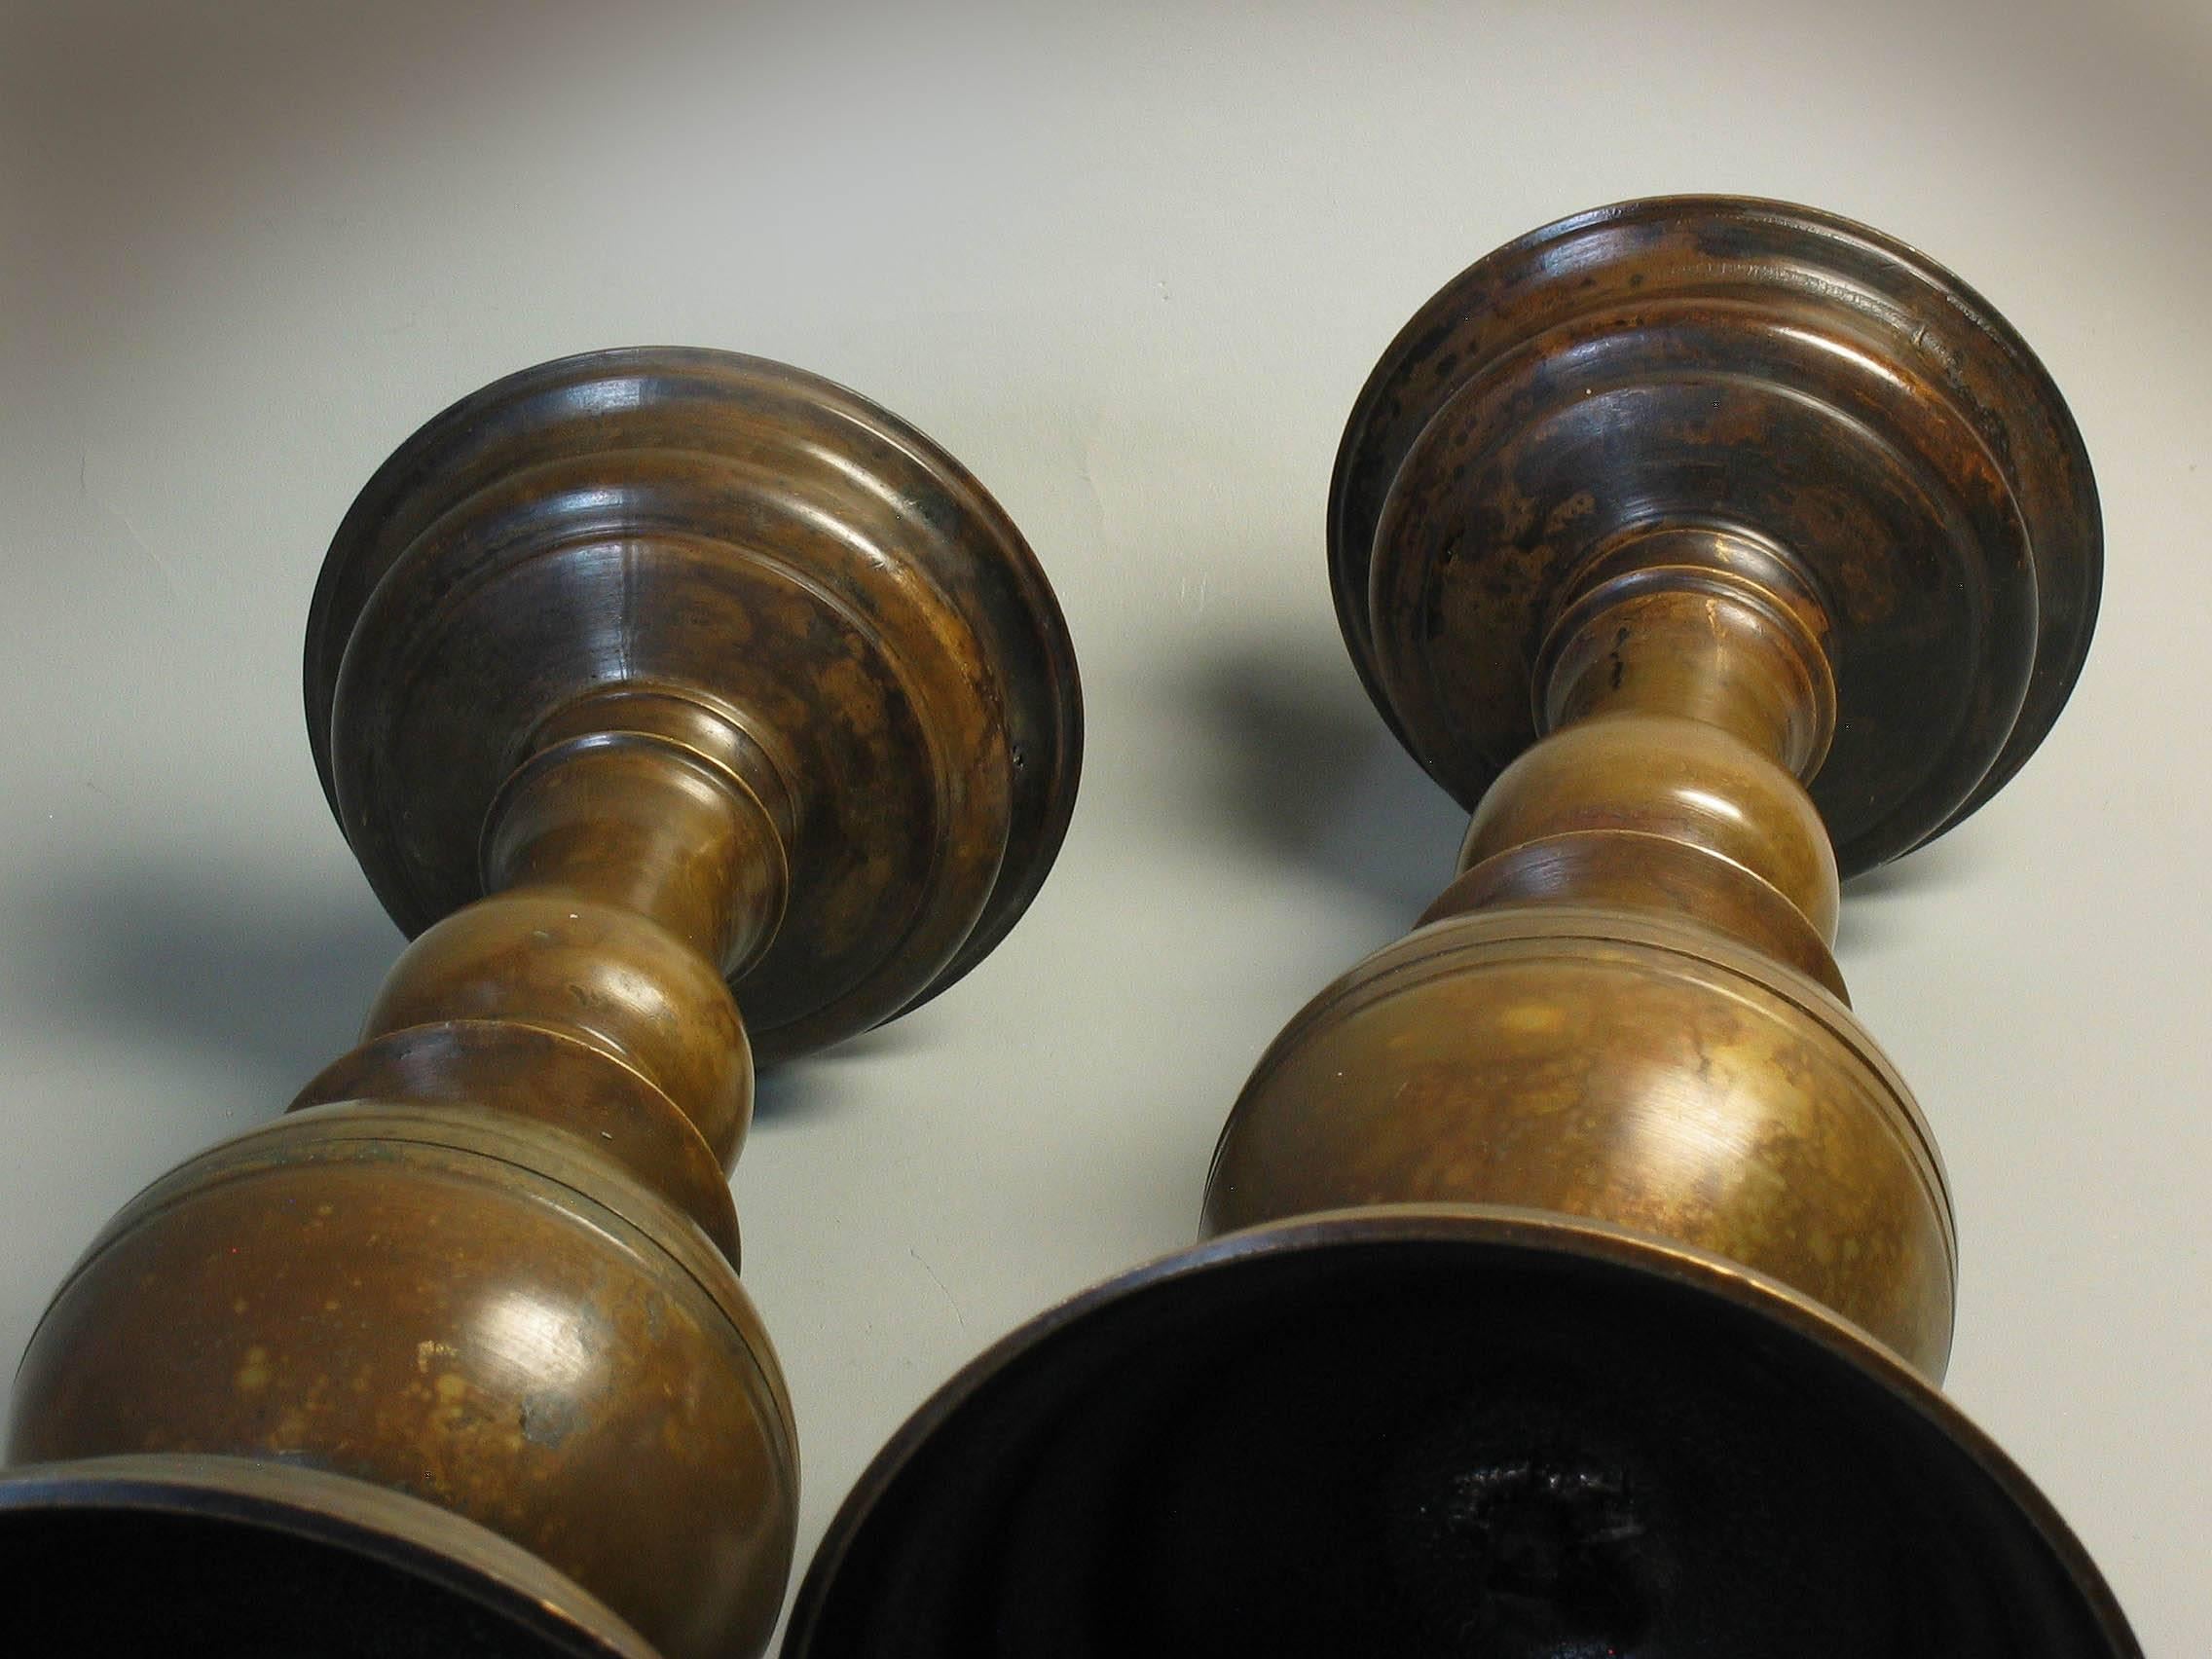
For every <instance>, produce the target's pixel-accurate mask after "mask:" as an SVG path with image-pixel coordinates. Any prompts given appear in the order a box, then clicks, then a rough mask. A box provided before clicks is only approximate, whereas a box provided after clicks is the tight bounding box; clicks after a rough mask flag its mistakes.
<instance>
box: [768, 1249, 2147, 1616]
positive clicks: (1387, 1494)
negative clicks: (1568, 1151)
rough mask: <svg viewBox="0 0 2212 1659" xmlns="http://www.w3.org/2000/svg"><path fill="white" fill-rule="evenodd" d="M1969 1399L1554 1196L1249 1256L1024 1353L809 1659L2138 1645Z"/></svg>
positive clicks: (868, 1514) (836, 1605) (867, 1500)
mask: <svg viewBox="0 0 2212 1659" xmlns="http://www.w3.org/2000/svg"><path fill="white" fill-rule="evenodd" d="M2139 1651H2140V1649H2139V1648H2138V1647H2137V1645H2136V1643H2135V1641H2134V1639H2133V1638H2132V1636H2131V1635H2130V1634H2129V1632H2128V1629H2127V1625H2126V1622H2125V1620H2124V1618H2123V1617H2122V1615H2121V1614H2120V1609H2119V1607H2118V1606H2117V1605H2116V1604H2115V1603H2114V1601H2113V1599H2112V1596H2111V1593H2110V1592H2109V1591H2108V1590H2107V1589H2106V1587H2105V1585H2104V1583H2103V1582H2102V1580H2101V1579H2100V1578H2099V1577H2098V1575H2097V1572H2096V1569H2095V1567H2093V1566H2092V1565H2091V1564H2090V1562H2089V1561H2088V1559H2087V1557H2086V1556H2085V1555H2084V1554H2083V1550H2082V1547H2081V1545H2080V1544H2079V1543H2078V1542H2076V1541H2075V1539H2074V1538H2073V1536H2072V1535H2071V1534H2070V1533H2069V1532H2068V1531H2067V1530H2066V1527H2065V1525H2064V1523H2063V1522H2061V1521H2060V1520H2059V1518H2058V1517H2057V1515H2055V1514H2054V1513H2053V1512H2052V1510H2051V1508H2050V1505H2049V1504H2048V1502H2047V1501H2046V1500H2045V1499H2044V1498H2043V1496H2042V1495H2041V1494H2040V1493H2037V1492H2036V1490H2035V1488H2034V1487H2033V1486H2032V1485H2030V1484H2029V1482H2028V1481H2027V1479H2026V1478H2025V1477H2024V1476H2023V1475H2022V1474H2021V1473H2020V1472H2019V1470H2018V1469H2016V1468H2015V1467H2014V1466H2013V1465H2012V1464H2011V1463H2010V1462H2009V1460H2007V1458H2006V1457H2005V1456H2004V1455H2003V1454H2002V1453H2001V1452H1999V1451H1998V1450H1997V1449H1996V1448H1995V1447H1994V1446H1992V1445H1991V1444H1990V1443H1989V1441H1988V1440H1987V1439H1986V1438H1984V1437H1983V1436H1982V1435H1981V1434H1980V1433H1979V1432H1978V1431H1977V1430H1975V1429H1974V1428H1973V1427H1972V1425H1971V1424H1970V1423H1968V1422H1967V1421H1966V1420H1965V1419H1964V1418H1962V1417H1961V1416H1960V1415H1959V1413H1958V1411H1957V1410H1956V1408H1954V1407H1952V1406H1951V1405H1950V1404H1949V1403H1948V1402H1946V1401H1945V1400H1944V1399H1943V1398H1942V1396H1941V1395H1940V1394H1938V1393H1936V1391H1935V1390H1934V1389H1933V1388H1931V1387H1930V1386H1929V1385H1928V1384H1927V1383H1923V1382H1922V1381H1920V1380H1919V1379H1918V1378H1917V1377H1916V1376H1915V1375H1914V1374H1913V1373H1912V1372H1911V1371H1909V1370H1908V1369H1907V1368H1906V1367H1905V1366H1904V1365H1902V1364H1901V1363H1900V1362H1899V1361H1898V1360H1897V1359H1896V1358H1895V1357H1894V1356H1892V1355H1891V1354H1890V1353H1889V1352H1888V1351H1887V1350H1885V1349H1883V1348H1882V1347H1880V1346H1878V1345H1876V1344H1874V1343H1872V1342H1870V1341H1868V1340H1867V1339H1866V1338H1865V1337H1864V1336H1863V1335H1862V1334H1861V1333H1859V1332H1858V1331H1857V1330H1856V1329H1855V1328H1853V1327H1851V1326H1849V1325H1846V1324H1844V1323H1842V1322H1841V1321H1839V1320H1837V1319H1835V1318H1834V1317H1832V1316H1831V1315H1828V1314H1825V1313H1824V1312H1823V1311H1822V1310H1821V1309H1818V1308H1817V1307H1816V1306H1815V1305H1814V1304H1812V1303H1810V1302H1809V1301H1806V1300H1804V1299H1802V1298H1799V1297H1797V1296H1795V1295H1793V1294H1792V1293H1790V1292H1788V1291H1786V1290H1784V1289H1782V1288H1781V1287H1779V1286H1778V1285H1776V1284H1774V1283H1773V1282H1772V1281H1769V1280H1765V1279H1762V1278H1760V1277H1758V1276H1756V1275H1754V1274H1751V1273H1749V1272H1745V1271H1743V1270H1740V1269H1736V1268H1733V1267H1730V1266H1729V1265H1727V1264H1725V1263H1722V1262H1720V1261H1718V1260H1717V1259H1716V1258H1713V1257H1708V1256H1703V1255H1699V1254H1696V1253H1692V1252H1688V1251H1685V1250H1682V1249H1679V1248H1677V1247H1673V1246H1669V1245H1665V1244H1662V1243H1658V1242H1656V1241H1651V1240H1647V1239H1643V1238H1640V1237H1636V1236H1633V1235H1627V1234H1623V1233H1618V1232H1613V1231H1609V1230H1606V1229H1604V1228H1600V1227H1594V1226H1587V1225H1581V1224H1575V1223H1571V1222H1567V1221H1562V1220H1558V1219H1553V1218H1546V1217H1542V1216H1538V1215H1535V1214H1533V1213H1531V1212H1526V1211H1519V1212H1517V1211H1483V1210H1478V1209H1465V1210H1456V1211H1451V1210H1399V1209H1387V1210H1383V1209H1370V1210H1362V1211H1349V1212H1338V1213H1337V1214H1335V1215H1330V1216H1322V1217H1314V1218H1310V1219H1309V1220H1306V1221H1302V1222H1299V1223H1294V1224H1291V1225H1287V1226H1283V1227H1279V1228H1273V1229H1267V1230H1259V1231H1254V1232H1250V1233H1244V1234H1236V1235H1230V1236H1228V1237H1225V1238H1222V1239H1219V1240H1216V1241H1215V1242H1213V1243H1211V1244H1208V1245H1204V1246H1201V1247H1199V1248H1198V1249H1195V1250H1192V1251H1188V1252H1185V1253H1184V1254H1182V1255H1179V1256H1176V1257H1172V1258H1169V1259H1168V1260H1166V1261H1164V1262H1161V1263H1158V1264H1155V1265H1153V1266H1151V1267H1148V1268H1144V1269H1140V1270H1138V1271H1137V1272H1133V1273H1131V1274H1129V1275H1127V1276H1125V1277H1124V1278H1121V1279H1118V1280H1116V1281H1114V1282H1112V1283H1110V1284H1107V1285H1104V1286H1101V1287H1100V1288H1098V1289H1096V1290H1093V1291H1091V1292H1088V1293H1087V1294H1086V1295H1083V1296H1081V1297H1078V1298H1077V1299H1075V1300H1074V1301H1073V1302H1071V1303H1069V1304H1067V1305H1065V1306H1064V1307H1062V1308H1060V1309H1056V1310H1055V1311H1053V1312H1051V1313H1049V1314H1047V1315H1046V1316H1045V1317H1043V1318H1042V1319H1039V1320H1037V1321H1036V1322H1034V1323H1033V1324H1031V1325H1029V1326H1027V1327H1026V1328H1024V1329H1023V1330H1021V1331H1018V1332H1016V1333H1015V1334H1014V1336H1012V1337H1010V1338H1008V1339H1007V1340H1006V1341H1005V1342H1004V1343H1002V1344H1000V1345H999V1346H997V1347H996V1348H994V1349H992V1350H991V1351H989V1352H988V1353H986V1354H985V1355H984V1356H983V1357H982V1358H980V1359H979V1360H977V1362H976V1363H975V1364H974V1365H972V1366H970V1367H969V1368H968V1370H967V1371H965V1372H964V1373H962V1374H961V1375H960V1376H959V1377H957V1378H955V1379H954V1380H953V1381H952V1382H951V1383H949V1384H947V1385H946V1386H945V1387H944V1388H943V1389H942V1390H940V1392H939V1393H938V1395H937V1396H936V1397H935V1398H934V1399H933V1400H931V1401H930V1403H929V1404H928V1405H927V1406H925V1407H924V1408H923V1409H922V1411H921V1412H920V1413H918V1414H917V1415H916V1416H915V1417H914V1418H913V1419H911V1420H910V1421H909V1422H908V1423H907V1424H906V1426H905V1427H904V1428H903V1429H902V1430H901V1431H900V1433H899V1434H898V1436H897V1437H896V1438H895V1439H894V1440H893V1441H892V1443H891V1444H890V1446H889V1447H887V1448H886V1449H885V1451H884V1452H883V1453H882V1454H881V1456H879V1457H878V1458H877V1459H876V1461H875V1463H874V1465H873V1466H872V1467H871V1468H870V1469H869V1471H868V1472H867V1473H866V1475H865V1476H864V1477H863V1478H862V1480H861V1482H860V1485H859V1486H858V1487H857V1488H856V1490H855V1491H854V1493H853V1494H852V1496H851V1497H850V1498H849V1499H848V1500H847V1502H846V1504H845V1507H844V1509H843V1510H842V1511H841V1512H840V1514H839V1515H838V1517H837V1519H836V1520H835V1521H834V1522H833V1523H832V1525H831V1527H830V1533H829V1536H828V1539H827V1541H826V1542H825V1543H824V1544H823V1546H822V1550H821V1553H820V1554H819V1556H818V1557H817V1558H816V1561H815V1564H814V1567H813V1568H812V1570H811V1571H810V1573H809V1574H808V1577H807V1580H806V1584H805V1586H804V1587H803V1588H802V1590H801V1591H800V1595H799V1601H798V1604H797V1607H796V1610H795V1612H794V1615H793V1621H792V1625H791V1628H790V1634H789V1636H788V1638H787V1641H786V1643H785V1648H784V1652H785V1655H786V1659H893V1656H896V1659H954V1656H959V1659H966V1656H968V1655H972V1654H977V1653H991V1654H994V1655H997V1656H999V1659H1029V1656H1031V1655H1035V1656H1038V1659H1046V1656H1051V1659H1089V1656H1093V1655H1095V1656H1097V1659H1108V1656H1114V1655H1122V1654H1131V1653H1204V1654H1209V1655H1214V1656H1217V1659H1233V1656H1236V1655H1245V1654H1250V1655H1254V1656H1258V1655H1267V1656H1268V1659H1307V1656H1311V1659H1341V1656H1342V1655H1344V1654H1347V1653H1374V1654H1389V1655H1392V1656H1393V1659H1425V1656H1429V1655H1435V1656H1438V1659H1441V1656H1443V1655H1459V1654H1467V1653H1480V1654H1482V1655H1484V1656H1485V1659H1588V1656H1595V1655H1599V1654H1610V1655H1649V1656H1653V1659H1656V1656H1658V1655H1662V1654H1667V1655H1674V1654H1688V1653H1696V1654H1700V1655H1705V1656H1708V1659H1771V1656H1772V1655H1774V1654H1779V1653H1788V1654H1792V1655H1795V1656H1797V1659H1863V1656H1864V1655H1867V1654H1875V1653H1878V1654H1882V1655H1885V1659H2090V1656H2097V1659H2116V1656H2120V1655H2134V1654H2137V1653H2139Z"/></svg>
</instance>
